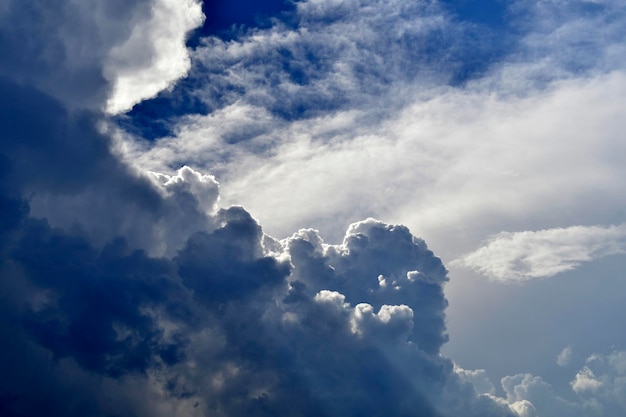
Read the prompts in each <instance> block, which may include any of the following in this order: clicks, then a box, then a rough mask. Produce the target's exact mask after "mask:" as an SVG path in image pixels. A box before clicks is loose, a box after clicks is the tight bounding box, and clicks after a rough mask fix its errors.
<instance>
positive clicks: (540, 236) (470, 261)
mask: <svg viewBox="0 0 626 417" xmlns="http://www.w3.org/2000/svg"><path fill="white" fill-rule="evenodd" d="M625 252H626V225H624V224H621V225H617V226H609V227H600V226H572V227H568V228H564V229H548V230H540V231H536V232H530V231H529V232H517V233H509V232H502V233H499V234H497V235H495V236H493V237H491V238H490V239H489V241H488V242H487V243H486V244H485V245H484V246H483V247H481V248H479V249H477V250H476V251H474V252H471V253H469V254H467V255H465V256H463V257H462V258H461V259H460V260H459V261H457V264H459V265H462V266H465V267H468V268H472V269H475V270H477V271H479V272H481V273H483V274H485V275H487V276H488V277H490V278H492V279H494V280H499V281H527V280H530V279H534V278H544V277H550V276H553V275H556V274H558V273H561V272H564V271H568V270H571V269H574V268H576V267H577V266H578V265H580V264H581V263H582V262H589V261H592V260H594V259H598V258H601V257H603V256H608V255H615V254H623V253H625Z"/></svg>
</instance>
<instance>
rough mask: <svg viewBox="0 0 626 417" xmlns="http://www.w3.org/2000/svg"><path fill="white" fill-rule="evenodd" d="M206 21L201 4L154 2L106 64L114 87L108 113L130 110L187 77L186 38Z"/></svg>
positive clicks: (178, 0) (190, 0)
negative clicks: (188, 33)
mask: <svg viewBox="0 0 626 417" xmlns="http://www.w3.org/2000/svg"><path fill="white" fill-rule="evenodd" d="M203 21H204V15H203V14H202V8H201V5H200V3H198V1H197V0H154V2H153V3H152V4H151V5H150V9H149V10H146V15H145V16H139V17H137V19H136V21H135V22H134V25H133V27H132V32H131V34H130V36H129V37H128V39H126V40H125V41H124V43H123V44H121V45H116V46H115V47H114V48H112V49H111V51H110V52H109V54H108V57H107V59H106V61H105V63H104V75H105V77H106V78H107V79H108V80H109V81H110V82H111V83H112V85H113V91H112V92H111V96H110V97H109V99H108V101H107V111H108V112H109V113H113V114H115V113H120V112H124V111H127V110H130V109H131V108H132V107H133V106H134V105H135V104H137V103H138V102H140V101H142V100H145V99H148V98H152V97H154V96H156V95H157V94H158V93H159V92H160V91H161V90H164V89H165V88H167V87H168V86H170V85H172V83H173V82H174V81H176V80H178V79H179V78H181V77H183V76H184V75H185V74H187V71H188V70H189V68H190V66H191V63H190V59H189V53H188V51H187V48H186V47H185V38H186V35H187V32H189V31H190V30H192V29H194V28H196V27H198V26H200V25H201V24H202V22H203Z"/></svg>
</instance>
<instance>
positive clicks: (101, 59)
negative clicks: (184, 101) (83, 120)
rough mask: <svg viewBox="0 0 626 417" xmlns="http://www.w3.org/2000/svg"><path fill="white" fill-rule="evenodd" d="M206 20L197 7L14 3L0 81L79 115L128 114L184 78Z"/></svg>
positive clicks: (8, 8) (150, 1)
mask: <svg viewBox="0 0 626 417" xmlns="http://www.w3.org/2000/svg"><path fill="white" fill-rule="evenodd" d="M202 21H203V15H202V10H201V7H200V4H199V3H198V2H197V1H196V0H183V1H172V0H135V1H128V2H117V1H113V2H111V1H101V0H85V1H76V0H62V1H61V0H60V1H55V2H54V3H46V4H43V3H42V4H29V5H24V4H23V3H22V2H20V1H15V0H8V1H6V2H3V6H2V9H0V26H1V28H2V29H0V30H1V36H0V53H1V54H2V55H3V56H4V57H5V59H3V60H2V63H1V64H0V74H1V75H3V76H5V77H9V78H11V79H15V80H18V81H19V82H21V83H24V84H28V85H31V86H35V87H37V88H39V89H41V90H43V91H45V92H46V93H48V94H50V95H52V96H54V97H55V98H57V99H59V100H60V101H62V102H63V103H64V104H65V105H66V106H68V107H70V108H73V109H75V108H90V109H93V110H102V109H104V108H105V107H106V108H107V109H108V111H110V112H113V113H117V112H121V111H125V110H128V109H130V108H131V107H132V106H133V105H134V104H135V103H137V102H139V101H141V100H143V99H146V98H149V97H152V96H154V95H156V94H157V93H158V92H159V91H160V90H162V89H164V88H166V87H168V86H169V85H171V84H172V83H173V82H174V81H176V80H177V79H178V78H180V77H182V76H183V75H185V73H186V72H187V70H188V69H189V65H190V63H189V57H188V52H187V49H186V48H185V36H186V33H187V32H188V31H190V30H192V29H194V28H195V27H197V26H199V25H200V24H201V23H202Z"/></svg>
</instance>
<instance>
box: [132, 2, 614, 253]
mask: <svg viewBox="0 0 626 417" xmlns="http://www.w3.org/2000/svg"><path fill="white" fill-rule="evenodd" d="M400 3H402V4H400ZM544 3H545V2H539V3H538V2H524V3H523V4H522V3H521V2H518V3H516V6H515V7H513V6H511V7H512V9H511V10H509V12H510V17H509V18H510V19H511V20H512V22H511V25H515V24H519V28H520V31H519V32H515V33H508V32H507V34H503V35H502V36H501V37H505V38H506V39H507V40H506V42H505V41H503V42H505V43H506V46H507V47H506V48H504V50H499V51H496V50H495V47H494V48H492V47H491V46H489V45H492V44H493V42H492V41H489V42H487V38H489V36H490V34H489V33H487V32H488V31H486V30H485V29H484V28H482V29H481V28H479V27H477V26H475V25H473V24H471V23H469V22H466V21H460V22H459V21H456V20H455V18H454V17H453V16H451V15H450V14H448V13H447V12H446V10H445V9H444V8H439V7H436V6H429V7H426V6H425V5H424V4H422V3H420V4H417V3H416V4H413V3H412V4H410V5H407V4H406V2H384V4H383V3H381V2H365V3H363V2H361V3H358V4H357V3H355V2H341V3H337V4H335V3H332V2H331V3H317V2H311V3H309V2H302V3H299V5H298V9H297V13H296V14H295V15H294V16H292V18H293V20H292V21H289V22H282V23H281V22H280V21H277V22H276V23H275V24H274V26H273V27H271V28H267V29H254V30H250V31H249V32H246V33H243V34H242V35H241V36H239V37H237V38H236V39H232V40H229V41H224V40H221V39H219V38H216V37H211V38H207V39H205V40H204V43H203V44H202V45H201V46H200V47H198V48H197V49H196V50H195V51H194V52H193V53H192V60H193V62H194V63H195V66H194V67H193V68H192V70H191V71H190V75H189V79H188V82H189V85H190V86H193V88H190V89H191V90H193V91H192V92H188V91H173V92H172V93H171V96H170V97H171V101H184V100H182V98H181V97H180V96H182V97H183V98H187V99H189V100H191V98H192V99H193V100H197V101H199V102H201V103H203V105H204V107H203V108H204V112H205V113H208V114H190V115H187V116H183V117H180V118H177V117H175V116H174V117H172V119H170V121H169V122H168V123H169V127H170V129H171V130H172V132H173V133H172V135H171V136H169V137H164V138H161V139H159V140H157V141H156V143H153V142H150V143H147V142H145V141H142V140H141V139H139V140H138V141H136V140H132V139H129V140H128V142H130V145H129V149H130V151H129V152H128V154H127V158H128V159H129V161H132V163H135V164H137V165H138V166H140V167H142V168H146V169H150V170H154V171H161V172H167V171H168V170H172V169H175V168H177V167H178V166H180V165H181V164H184V163H186V164H190V166H193V167H195V168H197V169H201V170H206V171H210V172H212V173H213V174H214V175H216V177H217V178H219V180H220V182H221V183H222V184H223V185H224V187H223V192H222V198H223V200H224V202H226V203H227V204H244V205H245V206H246V207H249V208H250V209H251V210H253V211H254V213H255V215H256V216H258V218H259V219H260V220H261V221H262V222H263V224H264V226H265V228H266V230H268V231H269V232H270V233H271V234H273V235H276V236H280V237H284V236H288V235H289V234H290V233H292V231H293V230H294V229H298V228H300V227H301V226H302V225H307V226H311V227H315V228H317V229H320V230H321V231H322V232H323V233H324V235H325V236H327V237H328V238H329V239H331V240H335V241H336V240H337V239H340V238H341V234H340V233H338V232H337V230H341V228H342V227H339V226H340V225H344V224H347V223H350V222H353V221H356V220H358V219H360V218H366V217H368V216H375V217H382V218H386V219H393V220H394V221H396V222H398V223H403V224H407V225H409V226H410V227H411V228H412V229H415V230H420V231H421V232H422V233H423V234H424V236H426V237H427V238H428V240H429V242H433V244H434V245H437V247H438V248H439V247H441V248H442V250H445V251H446V252H445V253H442V255H443V256H445V257H446V258H449V259H454V258H455V257H458V256H459V255H460V254H461V253H460V251H463V252H467V247H468V246H470V245H475V244H476V242H477V241H479V240H480V239H483V238H484V237H485V236H487V235H489V234H493V233H495V232H497V231H499V230H506V229H504V227H503V226H502V225H503V224H511V223H514V224H516V225H517V226H518V227H519V230H535V229H542V228H546V229H547V228H553V227H558V226H565V225H571V224H607V223H620V222H622V221H623V219H622V218H621V217H620V209H619V207H621V206H622V205H623V203H624V201H623V198H622V197H620V196H621V193H619V189H620V188H619V187H620V178H621V177H622V176H623V166H622V165H621V164H620V163H619V161H618V160H616V159H615V158H614V157H613V156H611V155H616V154H619V152H620V151H621V150H622V148H623V146H622V145H621V140H620V132H621V131H622V130H623V129H622V126H621V122H620V120H623V111H624V110H623V106H621V97H622V95H623V92H624V88H625V86H626V83H625V82H624V74H623V71H622V68H623V65H622V62H621V61H620V60H619V59H617V58H618V57H619V56H623V54H622V55H620V54H619V53H614V52H615V48H617V49H619V48H621V47H623V45H622V43H621V39H622V36H621V31H622V30H623V29H622V28H623V27H624V25H622V24H619V23H618V22H621V20H620V19H622V15H621V14H620V13H618V10H614V9H613V7H615V6H611V5H610V4H608V5H602V6H600V7H601V11H598V12H594V13H586V12H585V13H583V14H580V13H578V12H579V10H578V9H576V8H575V7H569V6H567V5H566V4H561V3H555V2H551V3H550V7H549V8H548V9H550V10H549V11H548V10H546V7H547V5H546V4H544ZM544 6H545V7H544ZM552 8H556V9H558V12H559V13H561V12H562V13H561V14H558V13H556V11H554V10H552ZM398 10H401V11H402V13H399V12H398ZM577 10H578V11H577ZM553 12H554V14H553ZM529 15H530V16H533V17H534V18H533V19H530V18H528V16H529ZM552 15H559V16H565V18H564V19H559V20H555V19H551V18H550V17H549V16H552ZM609 16H614V17H615V21H613V20H612V18H609ZM383 27H385V28H387V27H394V28H397V29H395V30H393V31H390V30H377V28H383ZM513 32H514V31H513ZM564 34H567V36H565V35H564ZM491 35H493V34H491ZM574 35H575V38H576V39H578V40H577V41H575V42H574V41H573V39H574ZM581 37H584V42H583V39H580V38H581ZM483 41H484V42H483ZM498 45H502V44H501V43H498ZM583 47H584V50H585V51H586V50H587V49H589V53H588V54H584V55H581V48H583ZM587 47H588V48H587ZM612 51H613V52H612ZM581 56H584V57H585V59H584V62H582V61H583V60H582V58H581ZM471 57H475V59H476V60H478V61H480V64H476V63H475V62H474V60H473V58H471ZM611 57H612V58H611ZM579 61H580V62H581V65H576V63H577V62H579ZM583 63H584V65H582V64H583ZM463 74H464V75H463ZM459 79H462V80H459ZM189 97H191V98H189ZM591 103H593V104H591ZM565 141H567V144H568V145H567V147H564V146H563V143H565ZM554 189H559V190H560V193H559V195H558V198H557V196H556V195H555V193H554V191H553V190H554ZM407 190H409V191H407ZM372 195H376V196H378V197H377V198H372ZM477 195H480V198H477V197H476V196H477ZM355 201H367V202H368V204H359V205H356V207H355V204H354V202H355ZM594 201H603V202H604V203H603V204H602V205H598V204H594V203H593V202H594ZM555 213H562V214H561V215H556V214H555ZM607 218H610V220H608V221H607ZM450 231H453V232H454V233H456V232H457V231H458V233H456V235H457V236H458V237H457V239H453V241H452V242H451V239H449V238H448V233H450Z"/></svg>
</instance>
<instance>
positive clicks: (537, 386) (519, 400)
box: [501, 351, 626, 417]
mask: <svg viewBox="0 0 626 417" xmlns="http://www.w3.org/2000/svg"><path fill="white" fill-rule="evenodd" d="M625 357H626V356H625V353H624V352H623V351H614V352H612V353H610V354H606V355H600V354H594V355H591V356H589V358H587V361H586V364H585V366H583V367H582V368H581V369H580V371H578V373H577V374H576V376H575V378H574V380H572V382H571V384H570V385H571V388H572V390H573V391H574V393H575V394H577V395H576V397H575V398H573V399H571V400H566V399H565V398H563V397H560V396H558V395H556V394H555V392H554V389H553V388H552V386H551V385H550V384H548V383H547V382H545V381H544V380H543V379H541V378H540V377H536V376H533V375H530V374H518V375H514V376H508V377H505V378H503V379H502V381H501V382H502V387H503V389H504V391H505V393H506V397H507V401H508V402H509V404H510V405H511V408H512V409H513V410H515V411H516V412H517V413H518V414H519V416H521V417H526V416H548V417H551V416H613V415H620V414H623V413H624V411H625V410H626V402H624V400H623V398H624V393H625V391H624V389H625V388H626V386H625V385H624V383H623V381H624V378H623V376H624V373H625V370H626V367H625V366H624V365H625V364H626V361H625V360H624V358H625Z"/></svg>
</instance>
